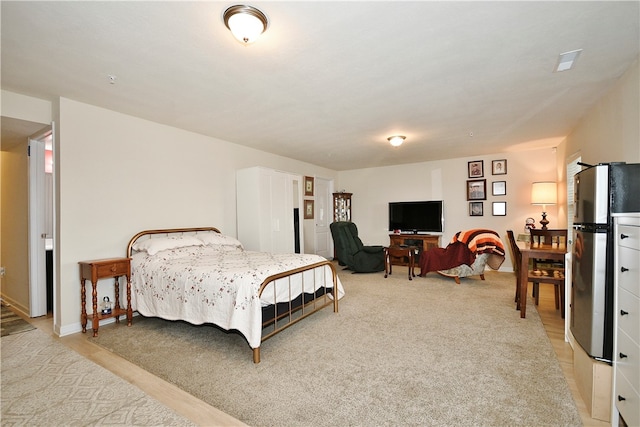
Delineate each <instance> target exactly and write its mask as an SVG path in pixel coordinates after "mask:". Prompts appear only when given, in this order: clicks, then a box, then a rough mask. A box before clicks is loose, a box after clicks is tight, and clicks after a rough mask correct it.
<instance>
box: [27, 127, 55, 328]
mask: <svg viewBox="0 0 640 427" xmlns="http://www.w3.org/2000/svg"><path fill="white" fill-rule="evenodd" d="M53 145H54V144H53V124H52V125H51V126H47V127H46V128H44V129H42V130H40V131H38V132H37V133H35V134H33V135H31V136H30V137H29V138H28V146H29V148H28V150H29V151H28V153H29V233H28V234H29V316H30V317H39V316H44V315H46V314H47V312H53V309H54V296H55V295H54V294H55V292H54V288H55V286H54V277H55V274H54V264H55V263H54V262H53V256H54V253H53V250H54V246H55V245H54V231H53V230H54V224H55V218H54V185H53V182H54V175H53V174H54V171H53V169H54V168H53Z"/></svg>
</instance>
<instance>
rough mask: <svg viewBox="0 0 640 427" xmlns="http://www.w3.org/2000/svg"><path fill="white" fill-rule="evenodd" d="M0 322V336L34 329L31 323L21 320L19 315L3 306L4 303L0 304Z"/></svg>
mask: <svg viewBox="0 0 640 427" xmlns="http://www.w3.org/2000/svg"><path fill="white" fill-rule="evenodd" d="M0 323H1V324H2V334H1V336H3V337H4V336H7V335H12V334H19V333H21V332H26V331H30V330H32V329H34V327H33V326H32V325H31V323H29V322H27V321H25V320H23V319H22V318H21V317H20V316H18V315H17V314H15V313H14V312H13V311H11V309H10V308H9V307H5V306H4V305H2V313H1V316H0Z"/></svg>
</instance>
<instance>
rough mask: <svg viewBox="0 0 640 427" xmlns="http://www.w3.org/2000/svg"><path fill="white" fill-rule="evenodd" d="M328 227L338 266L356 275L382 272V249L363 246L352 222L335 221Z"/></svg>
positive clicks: (380, 247)
mask: <svg viewBox="0 0 640 427" xmlns="http://www.w3.org/2000/svg"><path fill="white" fill-rule="evenodd" d="M330 227H331V236H332V237H333V244H334V246H335V250H336V256H337V257H338V263H339V264H340V265H346V266H347V267H348V268H349V269H350V270H353V271H354V272H358V273H371V272H374V271H383V270H384V248H383V247H382V246H365V245H363V244H362V241H361V240H360V238H359V237H358V228H357V227H356V225H355V224H354V223H353V222H348V221H337V222H334V223H332V224H331V225H330Z"/></svg>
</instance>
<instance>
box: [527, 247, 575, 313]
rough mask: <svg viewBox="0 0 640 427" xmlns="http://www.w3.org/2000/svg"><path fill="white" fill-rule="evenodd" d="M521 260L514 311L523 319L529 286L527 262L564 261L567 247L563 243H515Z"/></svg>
mask: <svg viewBox="0 0 640 427" xmlns="http://www.w3.org/2000/svg"><path fill="white" fill-rule="evenodd" d="M517 245H518V248H519V249H520V253H521V254H522V260H521V263H520V292H519V295H520V298H519V299H518V303H517V306H516V309H518V310H520V317H521V318H525V317H526V315H527V288H528V285H529V260H530V259H534V258H535V259H551V260H554V261H564V257H565V254H566V253H567V245H566V244H565V243H560V244H558V243H556V244H552V245H541V244H538V243H531V242H517Z"/></svg>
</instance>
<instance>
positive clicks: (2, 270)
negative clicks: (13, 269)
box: [0, 267, 5, 277]
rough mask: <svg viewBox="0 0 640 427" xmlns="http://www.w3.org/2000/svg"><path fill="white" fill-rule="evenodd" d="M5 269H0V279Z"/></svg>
mask: <svg viewBox="0 0 640 427" xmlns="http://www.w3.org/2000/svg"><path fill="white" fill-rule="evenodd" d="M4 273H5V269H4V267H0V277H4Z"/></svg>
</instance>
